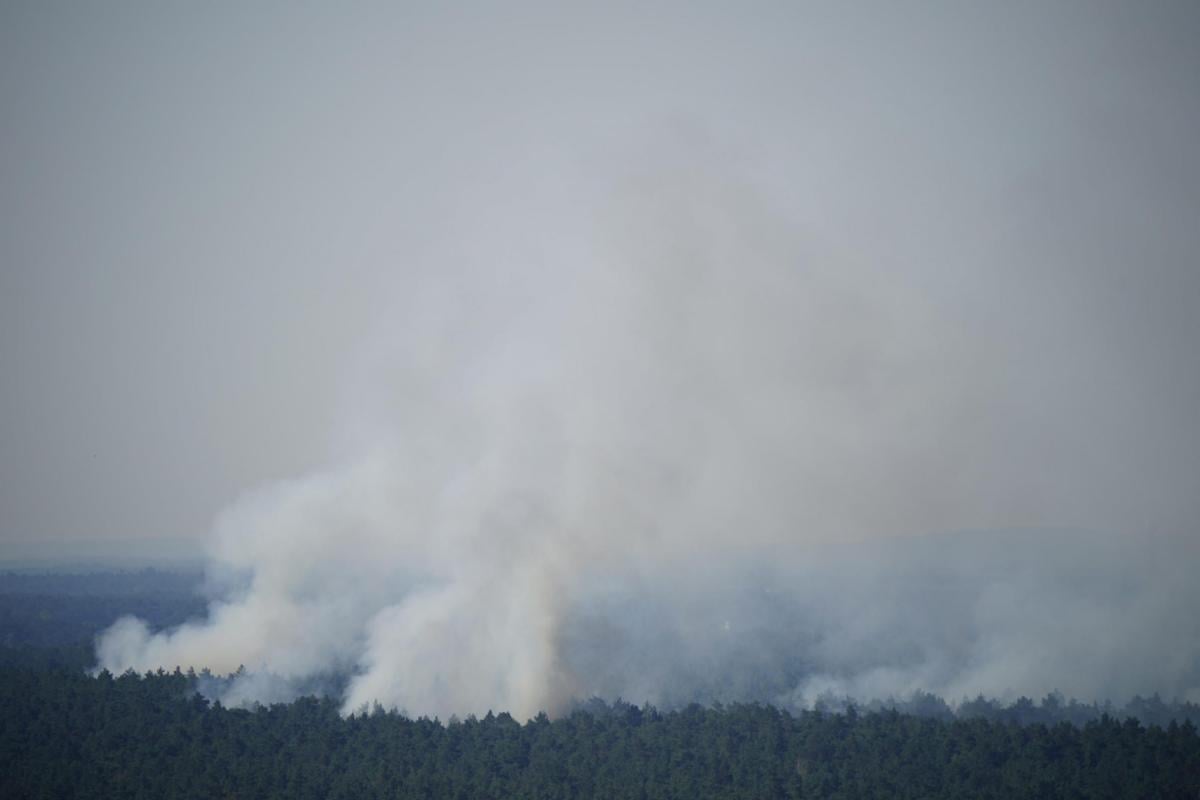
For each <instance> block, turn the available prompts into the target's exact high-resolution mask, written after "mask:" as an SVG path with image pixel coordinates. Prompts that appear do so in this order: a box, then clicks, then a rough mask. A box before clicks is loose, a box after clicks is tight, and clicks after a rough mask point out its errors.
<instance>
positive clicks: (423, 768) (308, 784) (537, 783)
mask: <svg viewBox="0 0 1200 800" xmlns="http://www.w3.org/2000/svg"><path fill="white" fill-rule="evenodd" d="M1198 795H1200V735H1198V733H1197V729H1196V727H1195V726H1194V725H1192V724H1191V723H1183V724H1176V723H1170V724H1168V725H1167V726H1165V727H1159V726H1149V727H1147V726H1143V725H1142V724H1140V723H1139V722H1137V721H1135V720H1126V721H1119V720H1117V719H1114V718H1111V717H1107V716H1105V717H1102V718H1101V719H1099V720H1095V721H1091V722H1088V723H1086V724H1085V725H1083V726H1082V727H1080V726H1075V725H1070V724H1067V723H1061V724H1058V725H1053V726H1047V725H1042V724H1037V723H1035V724H1031V725H1018V724H1013V723H1008V722H999V721H992V720H987V719H981V718H976V719H969V720H966V719H955V720H940V719H936V718H933V717H928V716H926V717H920V716H915V715H909V714H901V713H899V712H897V711H894V710H893V711H886V712H859V711H857V710H854V709H850V710H848V711H847V712H846V713H825V712H819V711H811V712H804V713H801V714H799V715H791V714H788V713H787V712H784V711H781V710H779V709H776V708H772V707H769V706H761V705H736V706H727V707H716V708H702V707H700V706H689V707H687V708H684V709H680V710H677V711H671V712H660V711H657V710H655V709H653V708H651V707H643V708H638V707H635V706H631V705H626V704H621V703H618V704H616V705H608V704H604V703H600V702H598V701H593V702H591V703H589V704H587V706H586V707H584V708H580V709H577V710H576V711H574V712H572V713H570V714H568V715H566V716H564V717H562V718H560V719H556V720H553V721H551V720H549V719H547V718H546V717H545V716H544V715H541V716H539V717H537V718H536V719H534V720H531V721H529V722H526V723H524V724H521V723H519V722H518V721H516V720H514V719H513V718H512V717H510V716H509V715H508V714H498V715H497V714H490V713H489V714H488V715H487V716H485V717H483V718H482V719H476V718H473V717H469V718H467V719H465V720H457V719H452V720H450V721H448V722H447V723H442V722H439V721H437V720H429V719H415V720H414V719H408V718H406V717H404V716H402V715H400V714H397V713H389V712H385V711H383V710H381V709H374V710H373V711H371V712H364V713H361V714H355V715H352V716H350V717H342V716H341V715H340V714H339V709H338V704H337V702H336V701H334V700H332V699H315V698H304V699H300V700H297V701H295V702H292V703H288V704H278V705H272V706H265V707H258V708H256V709H253V710H246V709H230V708H225V707H222V706H221V705H220V704H219V703H209V702H208V701H206V700H205V699H203V698H202V697H200V696H199V695H197V694H195V693H194V692H193V691H192V679H190V678H189V676H188V675H187V674H185V673H180V672H174V673H156V674H152V675H146V676H138V675H136V674H133V673H127V674H125V675H122V676H119V677H113V676H111V675H108V674H107V673H102V674H101V675H100V676H98V677H95V678H92V677H88V676H86V675H83V674H80V673H78V672H75V671H71V670H64V669H42V668H23V667H17V666H8V667H0V796H3V797H22V798H25V797H29V798H40V797H47V798H49V797H55V798H70V797H88V798H94V797H105V798H143V797H144V798H175V797H246V798H274V797H287V798H309V797H311V798H376V797H378V798H384V797H387V798H407V797H412V798H473V799H474V798H515V797H528V798H560V797H561V798H591V797H595V798H648V799H649V798H676V797H678V798H688V799H689V800H692V799H694V798H709V797H711V798H742V797H744V798H764V797H772V798H776V797H778V798H789V797H791V798H800V797H822V798H851V797H895V798H905V797H913V798H916V797H921V798H938V797H956V798H958V797H995V798H1012V797H1038V798H1054V797H1064V798H1087V797H1104V798H1110V797H1111V798H1118V797H1138V798H1147V797H1155V798H1175V797H1178V798H1185V797H1186V798H1195V797H1197V796H1198Z"/></svg>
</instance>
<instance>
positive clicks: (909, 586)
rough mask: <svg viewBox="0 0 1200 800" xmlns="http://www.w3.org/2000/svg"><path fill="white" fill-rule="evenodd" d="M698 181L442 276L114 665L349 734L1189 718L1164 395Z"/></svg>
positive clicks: (129, 623)
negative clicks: (724, 709)
mask: <svg viewBox="0 0 1200 800" xmlns="http://www.w3.org/2000/svg"><path fill="white" fill-rule="evenodd" d="M714 160H717V159H715V158H714V155H713V154H712V153H708V152H705V153H694V154H690V155H686V156H679V155H675V156H665V155H657V154H656V155H655V158H654V159H653V161H654V162H655V164H656V165H661V164H662V163H663V162H667V163H668V164H669V165H670V167H671V168H669V169H662V168H661V166H656V167H655V168H654V169H648V170H647V171H646V172H645V173H637V172H635V173H634V174H633V176H632V177H631V178H630V179H629V180H628V181H627V182H624V183H622V182H620V181H618V182H616V183H615V185H614V186H612V187H611V190H612V195H611V196H610V198H609V202H606V203H604V204H601V207H600V208H599V209H598V210H597V212H596V214H595V215H594V217H593V219H595V220H598V222H597V223H596V224H595V225H594V227H592V228H588V227H587V226H580V227H579V229H572V230H570V231H563V230H558V231H553V232H550V233H548V235H547V239H546V240H545V241H539V242H538V250H537V253H536V254H534V255H521V254H513V250H514V249H519V248H518V245H519V244H520V243H521V242H522V241H524V237H525V236H527V235H528V233H527V232H526V231H522V230H521V229H520V228H515V229H510V228H505V227H503V226H502V227H501V228H500V230H501V231H502V233H503V235H502V236H500V238H499V239H498V240H495V241H488V242H486V243H479V242H476V243H473V244H474V246H473V247H472V250H475V249H478V250H479V251H481V252H480V253H479V254H476V255H474V256H471V255H467V256H465V257H464V260H463V261H460V262H459V263H456V264H455V265H454V267H453V268H452V269H451V268H448V267H446V266H445V265H440V264H439V265H436V266H434V267H431V268H430V269H429V271H428V272H426V273H425V274H424V275H423V280H422V281H420V282H419V283H417V284H415V285H414V291H413V293H412V294H411V296H410V297H408V298H406V299H405V301H404V302H402V303H401V304H400V305H399V307H398V308H397V310H396V313H395V317H394V318H393V322H392V324H391V325H390V326H389V327H388V329H387V330H385V331H384V332H383V333H382V334H381V335H380V337H379V340H378V349H377V350H376V351H375V352H373V353H372V354H371V355H370V357H368V358H365V359H364V360H363V362H362V369H361V374H360V376H359V378H360V379H359V381H358V383H357V384H356V388H355V391H356V392H357V393H358V394H357V395H356V396H355V398H354V399H355V400H357V401H358V402H355V403H352V404H350V407H351V408H353V416H352V419H351V420H350V429H351V430H352V431H353V435H352V436H350V437H348V439H349V440H352V441H357V442H358V443H359V449H358V451H357V452H354V450H353V448H350V449H348V455H347V457H346V458H345V459H344V460H343V462H342V463H341V464H339V465H337V466H334V467H331V468H330V469H329V470H326V471H322V472H318V473H314V474H312V475H309V476H306V477H302V478H299V479H296V480H292V481H286V482H281V483H278V484H275V485H272V486H269V487H266V488H264V489H261V490H258V491H256V492H253V493H250V494H249V495H247V496H246V497H244V498H243V499H242V500H241V501H239V502H238V503H237V504H236V505H234V506H233V507H232V508H230V509H229V510H228V511H227V512H225V513H224V514H223V515H222V517H221V519H220V521H219V524H218V526H217V531H216V536H215V540H214V545H213V553H212V556H213V563H214V570H215V574H218V575H220V574H222V572H224V573H227V574H228V575H229V576H231V578H232V579H234V580H235V584H236V588H234V589H231V590H230V593H229V594H227V595H219V596H218V599H217V600H215V601H214V603H213V605H212V608H211V611H210V615H209V618H208V620H207V621H205V622H202V623H198V624H194V625H185V626H183V627H182V628H179V629H176V630H173V631H168V632H162V633H151V632H150V631H148V630H147V629H146V628H145V626H144V625H142V624H140V623H138V622H137V621H134V620H124V621H122V622H120V623H118V624H117V625H115V626H114V627H113V628H112V629H111V630H110V631H109V632H108V633H107V634H106V635H104V636H103V637H102V638H101V640H100V642H99V645H98V653H99V659H100V665H101V666H103V667H107V668H109V669H111V670H114V671H120V670H123V669H125V668H127V667H133V668H136V669H139V670H141V669H148V668H154V667H157V666H160V665H161V666H167V667H171V666H174V665H176V664H182V665H185V666H186V665H195V666H201V665H203V666H209V667H211V668H213V669H214V670H216V671H230V670H233V669H234V668H236V667H237V666H238V665H239V664H245V665H246V666H247V667H248V668H250V671H251V673H252V674H257V673H260V672H261V673H271V674H273V675H275V676H280V679H281V680H284V681H288V680H291V681H299V682H304V681H308V680H311V679H313V678H314V677H316V676H320V675H332V674H346V673H349V674H351V675H352V676H353V677H352V679H351V681H350V684H349V688H348V690H347V691H346V694H345V698H344V700H345V707H346V708H347V709H348V710H351V709H354V708H358V707H360V706H361V705H363V704H364V703H371V702H375V701H378V702H381V703H383V704H384V705H385V706H396V707H399V708H402V709H404V710H406V711H408V712H410V713H415V714H430V715H434V714H437V715H441V716H443V717H445V716H447V715H449V714H451V713H459V714H463V713H470V712H476V713H482V712H483V711H486V710H487V709H489V708H503V709H510V710H512V711H513V713H514V714H517V715H518V716H521V715H524V716H531V715H533V714H535V713H536V712H537V711H539V710H541V709H549V710H551V711H552V712H553V711H555V710H558V709H561V708H563V707H564V705H565V704H566V703H567V702H568V701H569V700H570V698H572V697H579V696H587V695H589V694H601V695H603V696H608V697H612V696H623V697H625V698H628V699H631V700H633V701H635V702H639V701H642V700H650V701H652V702H660V703H661V702H666V703H670V702H685V701H688V700H692V699H702V700H703V699H733V700H738V699H769V700H774V701H777V702H784V703H797V704H806V703H811V702H812V701H813V700H814V699H815V698H816V697H817V696H818V695H820V694H821V693H822V692H834V693H839V694H846V693H848V694H851V695H854V696H858V697H882V696H886V695H888V694H904V693H910V692H912V691H914V690H918V689H923V690H930V691H934V692H938V693H941V694H944V695H946V696H949V697H959V696H966V695H974V694H976V693H979V692H982V693H986V694H999V695H1005V694H1011V693H1025V694H1032V695H1034V696H1041V695H1042V694H1044V693H1046V692H1049V691H1051V690H1054V689H1060V690H1062V691H1064V692H1067V693H1068V694H1074V695H1077V696H1082V697H1084V698H1085V699H1091V698H1095V697H1098V698H1105V697H1121V696H1126V697H1127V696H1129V695H1132V694H1133V693H1136V692H1142V693H1149V692H1152V691H1163V692H1166V693H1168V694H1170V695H1172V696H1179V697H1186V698H1190V699H1193V700H1194V699H1196V697H1197V694H1196V693H1197V691H1198V689H1200V682H1198V678H1200V670H1198V667H1197V664H1198V663H1200V662H1198V660H1197V659H1198V657H1200V636H1198V634H1200V627H1198V623H1197V622H1196V619H1195V616H1194V614H1192V613H1190V612H1191V610H1192V609H1194V608H1196V607H1197V606H1198V602H1197V601H1200V596H1198V595H1197V590H1196V589H1195V588H1194V584H1195V582H1194V580H1192V567H1193V566H1194V564H1195V563H1196V555H1197V553H1196V548H1195V538H1194V537H1191V536H1185V535H1182V534H1185V533H1188V532H1189V531H1188V530H1186V527H1185V522H1186V520H1187V519H1189V515H1190V514H1191V513H1192V512H1193V510H1194V503H1195V496H1194V495H1192V494H1191V493H1189V492H1187V491H1185V489H1187V488H1188V486H1189V485H1190V482H1191V481H1192V479H1193V478H1194V476H1195V474H1196V471H1195V464H1194V463H1192V461H1193V460H1194V458H1195V453H1194V452H1192V451H1181V452H1180V458H1181V460H1180V461H1178V462H1177V463H1169V464H1164V463H1163V458H1164V455H1165V453H1164V447H1163V444H1164V443H1165V442H1167V441H1169V440H1171V439H1172V438H1173V437H1182V438H1184V439H1189V438H1194V437H1195V433H1194V431H1193V430H1192V429H1191V428H1185V427H1180V423H1181V418H1180V417H1178V416H1176V415H1172V414H1166V415H1163V416H1155V415H1150V414H1147V413H1145V409H1146V408H1148V404H1149V403H1150V402H1151V401H1152V400H1153V399H1154V398H1158V397H1168V396H1169V394H1170V393H1169V391H1168V388H1167V386H1166V384H1167V383H1168V382H1169V380H1171V379H1173V378H1175V377H1177V376H1175V375H1173V374H1172V375H1168V374H1158V373H1157V372H1155V367H1154V366H1153V365H1150V366H1148V365H1146V364H1143V363H1131V362H1129V361H1128V360H1127V355H1126V354H1125V353H1123V352H1122V351H1121V349H1120V348H1114V347H1113V346H1112V338H1113V337H1114V336H1115V337H1117V338H1119V339H1120V338H1123V335H1122V334H1121V333H1120V332H1114V331H1112V330H1110V326H1111V325H1112V324H1113V320H1111V319H1108V318H1099V317H1096V316H1092V315H1091V313H1090V309H1089V308H1088V307H1087V306H1086V304H1077V303H1069V304H1061V305H1060V304H1057V303H1050V302H1048V301H1047V299H1046V298H1045V297H1042V296H1039V295H1037V294H1036V293H1034V292H1031V291H1029V290H1027V289H1026V288H1025V287H1024V285H1023V282H1024V281H1025V280H1027V277H1026V276H1024V275H1022V274H1021V273H1020V271H1015V272H1007V271H1005V270H1003V269H1000V267H999V265H997V266H996V267H994V268H993V267H992V266H991V265H989V264H979V263H974V264H970V265H969V266H970V267H971V268H972V270H973V271H972V273H971V274H970V275H967V276H963V275H960V274H958V273H957V272H956V271H952V270H947V269H946V268H945V267H944V266H943V265H940V264H939V265H933V264H900V265H898V264H895V263H889V262H888V261H887V260H886V259H866V258H855V257H852V256H848V255H846V254H844V253H841V252H839V251H837V250H836V249H834V250H829V251H826V250H823V249H822V248H821V246H820V243H819V242H818V243H817V244H812V243H810V240H809V238H808V235H809V234H808V232H806V231H805V230H804V229H803V226H799V227H796V226H794V225H792V224H791V221H790V217H789V215H788V214H786V213H784V211H783V210H781V209H778V208H775V207H774V206H773V205H772V203H771V201H770V199H769V198H768V197H766V196H765V194H764V193H763V192H760V191H757V190H756V189H755V187H754V186H753V184H750V183H748V182H747V181H744V180H741V179H740V178H738V176H736V175H735V176H732V177H730V176H725V175H722V174H716V175H714V174H712V170H711V169H709V168H707V167H706V166H704V165H705V164H709V163H711V162H713V161H714ZM510 235H511V236H512V237H513V238H512V239H510V238H509V236H510ZM472 259H474V260H472ZM1072 269H1079V268H1072ZM1060 272H1067V270H1058V269H1057V268H1055V267H1054V266H1053V265H1050V266H1048V267H1047V274H1046V276H1045V279H1046V280H1047V281H1050V282H1056V281H1061V282H1067V281H1070V280H1072V279H1073V278H1074V277H1075V276H1073V275H1067V274H1059V273H1060ZM1083 274H1084V271H1082V270H1081V271H1080V275H1083ZM964 284H965V285H964ZM980 286H986V287H987V293H988V297H989V299H988V304H989V305H995V306H996V308H995V309H993V310H992V311H991V312H990V313H988V314H986V315H982V314H979V313H978V312H979V311H980V307H978V306H976V305H974V302H973V299H972V297H971V296H970V293H971V291H978V290H979V287H980ZM1101 286H1102V287H1103V284H1102V283H1101ZM1090 291H1095V289H1092V290H1090ZM1085 299H1086V294H1085ZM1130 313H1132V312H1130ZM1151 333H1152V332H1148V331H1146V330H1142V331H1139V332H1137V333H1136V335H1137V336H1139V337H1146V336H1149V335H1151ZM1153 333H1154V335H1158V332H1153ZM1164 336H1165V334H1164ZM1125 344H1127V345H1128V346H1134V344H1136V343H1133V342H1125ZM1145 344H1146V345H1148V343H1145ZM1031 526H1037V529H1036V530H1027V531H1026V532H1024V533H1013V532H1011V530H1012V529H1015V528H1027V529H1028V528H1031ZM1151 527H1153V528H1156V529H1157V530H1151V529H1150V528H1151ZM1051 528H1060V529H1062V528H1071V529H1075V532H1074V533H1067V532H1064V531H1062V530H1058V531H1055V530H1051ZM955 529H990V530H991V531H992V532H990V533H988V532H977V533H974V534H960V535H950V534H947V533H945V532H946V531H950V530H955ZM1006 529H1007V530H1009V531H1010V532H1008V533H1005V532H1004V530H1006ZM1088 530H1090V531H1093V532H1091V533H1089V532H1087V531H1088ZM1094 531H1105V532H1104V533H1099V532H1094ZM939 532H941V534H940V535H936V536H933V537H930V536H929V534H938V533H939ZM238 578H240V579H241V580H242V583H236V579H238ZM250 680H256V681H261V680H263V679H262V678H261V676H258V677H252V678H247V681H250ZM234 691H235V693H236V695H235V696H236V697H239V698H241V699H254V698H255V696H256V694H259V693H261V692H267V693H268V695H267V696H272V697H274V696H276V695H277V694H278V691H279V689H278V687H277V686H276V687H275V688H270V689H268V688H255V686H254V685H253V684H249V683H248V684H246V685H244V686H236V687H235V689H234Z"/></svg>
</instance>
